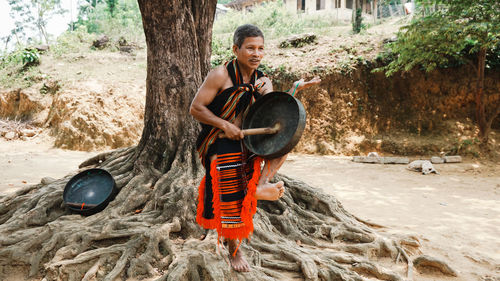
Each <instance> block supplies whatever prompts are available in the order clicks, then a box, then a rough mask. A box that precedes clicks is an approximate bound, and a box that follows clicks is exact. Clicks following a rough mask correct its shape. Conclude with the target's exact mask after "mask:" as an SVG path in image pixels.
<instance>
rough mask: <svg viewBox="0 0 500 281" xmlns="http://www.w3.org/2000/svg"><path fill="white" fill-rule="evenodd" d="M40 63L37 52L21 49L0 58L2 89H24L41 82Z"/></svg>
mask: <svg viewBox="0 0 500 281" xmlns="http://www.w3.org/2000/svg"><path fill="white" fill-rule="evenodd" d="M39 62H40V56H39V54H38V52H37V51H36V50H29V49H28V50H25V49H19V50H15V51H13V52H10V53H7V54H5V55H2V56H0V87H3V88H9V87H13V86H15V87H21V88H24V87H29V86H31V85H32V84H33V83H35V82H37V81H40V79H41V78H40V77H41V76H40V75H41V74H40V70H39V68H38V67H36V65H37V64H38V63H39Z"/></svg>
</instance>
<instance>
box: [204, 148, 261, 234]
mask: <svg viewBox="0 0 500 281" xmlns="http://www.w3.org/2000/svg"><path fill="white" fill-rule="evenodd" d="M213 154H216V155H217V159H216V160H214V161H213V162H210V158H211V157H210V156H211V155H213ZM261 161H262V159H261V158H259V157H252V156H249V155H248V153H247V152H246V150H245V149H244V148H243V146H242V143H241V141H233V140H229V139H218V140H217V141H216V142H215V143H214V144H212V145H211V146H210V148H209V150H208V152H207V156H206V157H205V163H204V164H205V165H204V166H205V169H206V174H205V177H204V178H203V179H202V181H201V183H200V186H199V189H198V192H199V195H198V210H197V215H196V221H197V222H198V224H200V225H201V226H203V227H204V228H206V229H216V230H217V233H218V236H219V238H220V237H224V238H228V239H239V240H240V241H241V240H242V239H243V238H248V236H249V235H250V234H251V233H252V232H253V219H252V218H253V215H254V214H255V212H256V210H257V199H256V197H255V191H256V189H257V184H258V181H259V177H260V165H261Z"/></svg>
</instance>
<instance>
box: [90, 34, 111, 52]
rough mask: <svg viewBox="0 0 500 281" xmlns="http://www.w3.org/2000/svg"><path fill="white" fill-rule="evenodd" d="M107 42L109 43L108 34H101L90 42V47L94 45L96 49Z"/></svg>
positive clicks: (101, 47) (102, 46)
mask: <svg viewBox="0 0 500 281" xmlns="http://www.w3.org/2000/svg"><path fill="white" fill-rule="evenodd" d="M108 44H109V38H108V36H106V35H102V36H101V37H99V39H97V40H95V41H94V42H93V43H92V47H95V48H97V49H103V48H104V47H106V46H107V45H108Z"/></svg>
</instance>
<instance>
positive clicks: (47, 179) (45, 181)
mask: <svg viewBox="0 0 500 281" xmlns="http://www.w3.org/2000/svg"><path fill="white" fill-rule="evenodd" d="M55 181H56V179H55V178H51V177H44V178H42V180H41V181H40V183H41V184H43V185H48V184H51V183H53V182H55Z"/></svg>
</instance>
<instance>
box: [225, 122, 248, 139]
mask: <svg viewBox="0 0 500 281" xmlns="http://www.w3.org/2000/svg"><path fill="white" fill-rule="evenodd" d="M222 130H223V131H224V134H225V135H226V136H225V137H226V138H228V139H232V140H241V139H243V138H244V137H245V135H244V134H243V131H242V130H241V129H240V128H238V126H236V125H234V124H233V123H231V122H226V124H225V126H224V128H222Z"/></svg>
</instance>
